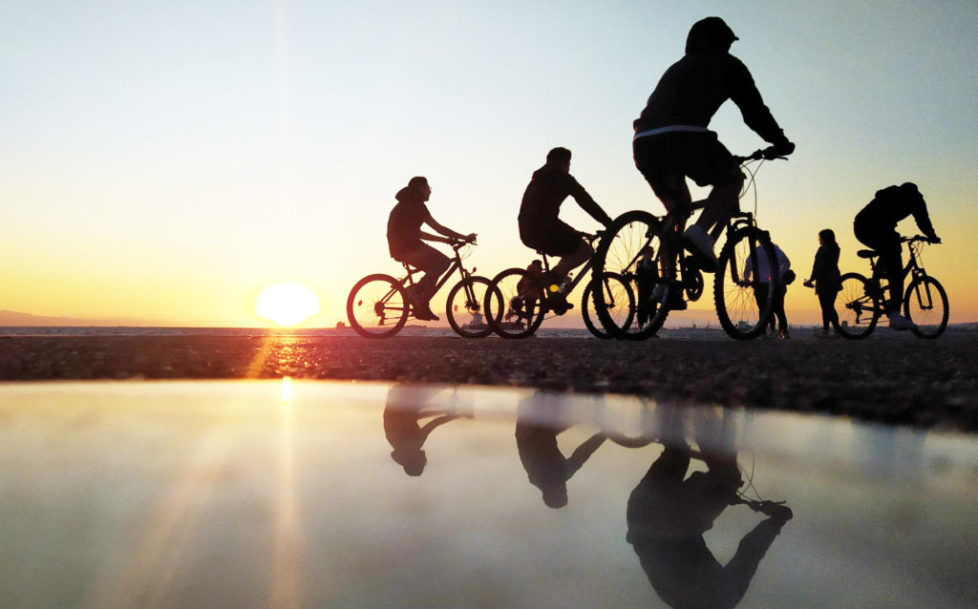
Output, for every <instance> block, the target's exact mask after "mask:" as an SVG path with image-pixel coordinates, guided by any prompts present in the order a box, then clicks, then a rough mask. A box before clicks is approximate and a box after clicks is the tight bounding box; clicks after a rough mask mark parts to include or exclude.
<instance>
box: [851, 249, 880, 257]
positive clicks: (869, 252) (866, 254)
mask: <svg viewBox="0 0 978 609" xmlns="http://www.w3.org/2000/svg"><path fill="white" fill-rule="evenodd" d="M856 255H857V256H859V257H860V258H875V257H877V256H879V255H880V253H879V252H877V251H876V250H859V251H858V252H856Z"/></svg>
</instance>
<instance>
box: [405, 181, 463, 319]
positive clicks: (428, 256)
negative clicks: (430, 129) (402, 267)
mask: <svg viewBox="0 0 978 609" xmlns="http://www.w3.org/2000/svg"><path fill="white" fill-rule="evenodd" d="M430 197H431V187H430V186H429V185H428V180H427V178H424V177H422V176H417V177H413V178H411V180H410V181H409V182H408V185H407V186H405V187H404V188H402V189H401V190H399V191H398V192H397V194H396V195H394V198H395V199H397V204H396V205H395V206H394V209H392V210H391V213H390V216H389V217H388V218H387V246H388V249H389V250H390V254H391V258H393V259H394V260H397V261H398V262H405V263H407V264H410V265H412V266H416V267H418V268H419V269H420V270H422V271H424V277H422V278H421V279H420V280H419V281H418V282H417V283H415V284H414V285H413V286H412V288H413V289H412V290H411V298H412V299H413V301H414V316H415V317H417V318H418V319H423V320H425V321H437V320H438V316H436V315H435V314H434V313H433V312H432V311H431V307H430V306H429V305H428V301H429V300H431V297H432V296H434V292H435V286H436V285H437V283H438V278H439V277H440V276H441V274H442V273H444V272H445V271H446V270H447V269H448V267H449V266H450V265H451V260H450V259H449V258H448V256H446V255H445V254H442V253H441V252H439V251H438V250H436V249H435V248H433V247H431V246H430V245H428V244H426V243H424V241H437V242H440V243H451V242H452V240H453V239H456V240H458V241H469V242H472V241H475V237H476V235H475V233H470V234H468V235H463V234H461V233H457V232H455V231H453V230H452V229H450V228H448V227H446V226H442V225H441V224H439V223H438V222H436V221H435V219H434V218H433V217H432V216H431V212H430V211H428V206H427V205H425V202H427V201H428V199H429V198H430ZM423 224H427V225H428V226H430V227H431V228H433V229H434V230H435V231H437V232H438V233H440V235H444V236H439V235H433V234H431V233H427V232H424V231H422V230H421V225H423Z"/></svg>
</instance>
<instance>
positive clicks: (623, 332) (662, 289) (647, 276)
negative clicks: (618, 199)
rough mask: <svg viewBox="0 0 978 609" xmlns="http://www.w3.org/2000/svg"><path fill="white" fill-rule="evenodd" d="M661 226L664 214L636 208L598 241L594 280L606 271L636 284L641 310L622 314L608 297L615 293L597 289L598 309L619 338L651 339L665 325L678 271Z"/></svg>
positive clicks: (634, 289)
mask: <svg viewBox="0 0 978 609" xmlns="http://www.w3.org/2000/svg"><path fill="white" fill-rule="evenodd" d="M660 229H661V223H660V221H659V219H658V218H656V217H655V216H653V215H652V214H650V213H648V212H646V211H641V210H635V211H630V212H626V213H624V214H622V215H620V216H618V217H617V218H615V220H614V222H612V223H611V226H609V227H608V230H607V231H606V232H605V235H604V237H602V238H601V242H600V243H599V244H598V249H597V251H596V252H595V254H594V268H593V270H592V272H593V278H592V280H591V281H592V283H593V282H594V281H595V280H596V279H597V278H600V277H606V276H610V275H614V276H618V277H621V279H622V281H624V282H625V283H626V284H628V285H629V286H630V287H631V288H632V295H633V297H634V298H635V307H634V310H635V315H632V316H631V317H630V318H627V319H625V320H619V319H616V318H615V315H614V314H613V313H614V311H615V308H614V307H611V306H609V305H610V303H609V302H608V301H607V298H608V296H609V293H608V292H606V291H605V290H603V289H602V290H593V299H594V303H593V304H594V312H595V314H596V315H597V317H598V320H600V322H601V325H602V326H603V327H604V329H605V330H606V331H607V332H608V334H610V335H611V336H613V337H614V338H618V339H626V340H629V339H630V340H643V339H646V338H648V337H650V336H652V335H653V334H655V333H656V332H658V331H659V328H661V327H662V324H663V323H665V321H666V316H668V315H669V308H668V307H667V306H666V303H667V302H668V298H667V296H668V291H669V289H670V288H671V287H673V286H671V285H670V284H669V282H668V281H666V279H665V278H666V277H669V276H672V273H671V272H670V271H669V269H670V268H671V267H670V266H669V254H668V252H667V250H666V249H664V248H663V247H662V240H661V239H660V238H659V231H660ZM675 289H678V287H676V288H675ZM624 321H628V322H629V323H627V324H626V323H624Z"/></svg>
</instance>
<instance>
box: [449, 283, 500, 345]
mask: <svg viewBox="0 0 978 609" xmlns="http://www.w3.org/2000/svg"><path fill="white" fill-rule="evenodd" d="M491 285H492V282H490V281H489V280H488V279H486V278H485V277H474V276H473V277H469V278H467V279H463V280H462V281H459V282H458V283H456V284H455V285H454V286H452V290H451V291H450V292H449V293H448V300H447V301H446V303H445V314H446V315H447V316H448V324H449V325H450V326H451V327H452V330H455V332H456V333H458V334H459V335H461V336H464V337H465V338H485V337H486V336H489V335H490V334H492V326H490V325H489V322H487V321H486V318H485V309H484V303H485V301H486V296H487V295H488V294H489V290H490V289H491V288H490V286H491ZM497 309H498V307H497Z"/></svg>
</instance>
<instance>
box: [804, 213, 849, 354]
mask: <svg viewBox="0 0 978 609" xmlns="http://www.w3.org/2000/svg"><path fill="white" fill-rule="evenodd" d="M839 277H840V274H839V244H838V243H836V242H835V232H833V231H832V229H831V228H826V229H825V230H822V231H819V233H818V251H817V252H815V263H814V264H813V265H812V275H811V277H809V278H808V279H807V280H806V281H805V285H806V286H808V287H810V288H811V287H814V288H815V294H816V295H817V296H818V304H819V306H820V307H821V308H822V336H828V335H829V325H831V326H832V327H833V328H837V327H839V314H838V313H837V312H836V311H835V297H836V296H837V295H838V294H839V289H840V288H841V286H840V285H839Z"/></svg>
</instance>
